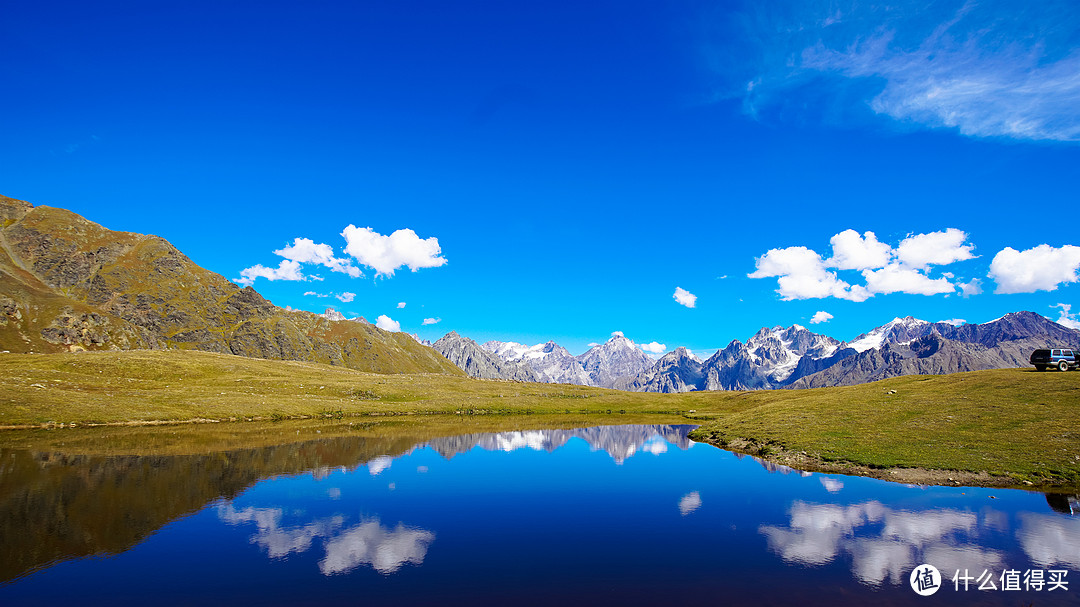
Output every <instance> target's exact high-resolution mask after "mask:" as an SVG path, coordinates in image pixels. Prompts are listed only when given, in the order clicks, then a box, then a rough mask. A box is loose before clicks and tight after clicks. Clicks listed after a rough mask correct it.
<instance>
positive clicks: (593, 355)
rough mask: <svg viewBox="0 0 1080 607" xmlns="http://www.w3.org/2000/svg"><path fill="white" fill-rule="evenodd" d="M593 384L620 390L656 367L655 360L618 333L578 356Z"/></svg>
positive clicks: (590, 382)
mask: <svg viewBox="0 0 1080 607" xmlns="http://www.w3.org/2000/svg"><path fill="white" fill-rule="evenodd" d="M577 360H578V362H579V363H581V366H582V368H583V369H584V370H585V375H586V376H588V378H589V385H591V386H599V387H601V388H618V387H620V386H622V385H625V383H626V382H628V381H631V380H632V379H633V378H635V377H637V375H638V374H639V373H641V372H642V371H644V370H646V369H648V368H649V367H652V366H653V364H654V363H653V360H652V359H651V358H649V357H648V356H646V355H645V353H644V352H642V351H641V350H639V349H638V348H637V345H635V344H634V342H632V341H630V340H629V339H628V338H626V337H624V336H623V335H622V334H621V333H616V334H614V335H612V336H611V339H608V340H607V342H605V343H602V344H600V345H598V346H593V347H592V348H589V350H588V351H586V352H585V353H584V354H582V355H581V356H578V357H577Z"/></svg>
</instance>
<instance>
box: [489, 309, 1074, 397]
mask: <svg viewBox="0 0 1080 607" xmlns="http://www.w3.org/2000/svg"><path fill="white" fill-rule="evenodd" d="M1052 345H1056V346H1064V347H1073V348H1077V349H1080V331H1076V330H1073V329H1069V328H1066V327H1063V326H1061V325H1059V324H1057V323H1055V322H1053V321H1051V320H1049V319H1047V318H1045V317H1043V316H1040V315H1038V314H1035V313H1033V312H1014V313H1011V314H1007V315H1005V316H1004V317H1002V318H999V319H997V320H994V321H992V322H988V323H984V324H981V325H976V324H965V325H961V326H954V325H951V324H948V323H931V322H927V321H925V320H919V319H917V318H912V317H910V316H908V317H905V318H895V319H893V320H891V321H889V322H888V323H885V324H884V325H882V326H880V327H877V328H875V329H873V330H871V331H868V332H866V333H863V334H862V335H859V336H858V337H856V338H855V339H853V340H851V341H850V342H840V341H837V340H835V339H833V338H831V337H828V336H826V335H820V334H817V333H813V332H811V331H810V330H808V329H806V328H805V327H802V326H799V325H792V326H791V327H787V328H784V327H773V328H771V329H769V328H762V329H761V330H760V331H758V332H757V333H756V334H754V335H753V336H752V337H751V338H750V339H749V340H747V341H746V343H743V342H740V341H739V340H734V341H732V342H731V343H730V344H729V345H728V346H727V347H726V348H724V349H722V350H719V351H717V352H716V353H715V354H713V355H712V356H710V357H709V358H708V359H707V360H705V361H702V360H700V359H698V358H697V357H695V356H694V355H693V354H691V353H690V352H689V351H688V350H686V349H685V348H677V349H676V350H675V351H673V352H669V353H667V354H665V355H664V356H663V357H661V358H660V359H659V360H657V361H655V362H654V361H651V360H650V359H648V357H646V356H645V355H644V354H641V352H640V351H638V350H637V348H636V346H634V345H633V342H631V341H630V340H628V339H626V338H625V337H622V336H621V335H615V336H613V337H612V338H611V339H610V340H608V342H607V343H606V344H602V345H600V346H595V347H593V348H592V349H590V350H589V351H588V352H586V353H584V354H582V355H581V356H577V357H573V356H571V355H570V353H569V352H567V351H566V350H565V349H564V348H562V347H561V346H559V345H558V344H556V343H554V342H548V343H547V344H542V345H538V346H531V347H530V346H523V345H521V344H518V343H514V342H499V341H490V342H487V343H486V344H484V348H485V349H486V350H488V351H489V352H492V353H493V354H495V355H496V356H498V357H500V358H502V359H504V360H515V361H521V362H526V363H529V364H530V365H531V366H532V367H533V369H534V370H536V371H538V376H539V377H540V379H541V381H549V382H557V383H578V384H581V385H590V386H597V385H601V386H604V387H611V388H618V389H623V390H634V391H644V392H690V391H695V390H762V389H777V388H815V387H826V386H841V385H852V384H860V383H865V382H870V381H876V380H878V379H884V378H887V377H896V376H900V375H912V374H942V373H957V372H961V371H975V370H982V369H1003V368H1015V367H1024V366H1027V364H1028V362H1027V361H1028V356H1029V355H1030V354H1031V351H1032V350H1034V349H1036V348H1045V347H1049V346H1052ZM631 350H633V351H634V352H636V354H635V353H634V352H631ZM638 355H640V356H638ZM642 359H644V364H645V365H646V366H644V367H643V368H642V367H639V366H638V365H641V364H643V363H642ZM635 368H640V369H641V370H640V371H638V372H637V373H634V369H635ZM601 382H603V383H601Z"/></svg>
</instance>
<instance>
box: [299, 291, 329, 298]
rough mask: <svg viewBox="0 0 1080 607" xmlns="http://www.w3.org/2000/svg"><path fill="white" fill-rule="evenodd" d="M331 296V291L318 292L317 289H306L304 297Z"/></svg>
mask: <svg viewBox="0 0 1080 607" xmlns="http://www.w3.org/2000/svg"><path fill="white" fill-rule="evenodd" d="M313 295H314V296H315V297H330V295H331V294H330V293H316V292H315V291H304V297H311V296H313Z"/></svg>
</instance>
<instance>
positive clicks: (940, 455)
mask: <svg viewBox="0 0 1080 607" xmlns="http://www.w3.org/2000/svg"><path fill="white" fill-rule="evenodd" d="M890 392H893V393H890ZM749 397H750V398H753V399H754V400H755V401H756V404H755V406H753V407H751V408H749V409H745V410H743V411H740V412H733V413H730V414H728V415H724V416H722V417H720V418H718V419H717V420H715V421H713V422H711V423H708V424H706V425H705V426H703V427H702V428H700V429H698V430H697V431H696V432H695V434H694V436H696V437H697V438H698V440H709V441H710V442H715V443H718V444H719V443H724V444H728V445H739V448H740V449H741V450H745V451H748V452H754V451H755V450H758V449H762V448H764V449H767V450H770V451H772V452H773V453H774V454H775V453H776V452H780V451H783V452H788V453H799V454H801V453H802V452H804V451H805V452H806V454H807V457H808V458H810V459H813V460H818V461H820V462H824V463H829V462H836V463H849V464H855V465H859V466H865V467H868V468H872V469H873V468H915V467H918V468H926V469H936V470H959V471H968V472H986V473H988V474H990V475H996V476H1007V477H1011V478H1013V479H1015V480H1016V481H1019V482H1023V481H1028V482H1033V483H1036V484H1064V485H1072V486H1080V373H1038V372H1035V371H1034V370H1027V369H1002V370H993V371H977V372H972V373H957V374H952V375H941V376H907V377H899V378H894V379H889V380H885V381H881V382H876V383H873V384H865V385H861V386H851V387H843V388H822V389H814V390H801V391H795V390H791V391H783V392H770V393H755V394H753V395H749Z"/></svg>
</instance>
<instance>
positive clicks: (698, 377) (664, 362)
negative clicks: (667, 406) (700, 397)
mask: <svg viewBox="0 0 1080 607" xmlns="http://www.w3.org/2000/svg"><path fill="white" fill-rule="evenodd" d="M704 378H705V373H704V365H702V363H701V361H700V360H698V359H697V357H695V356H694V355H693V354H690V352H689V351H688V350H687V349H686V348H676V349H675V351H673V352H668V353H667V354H665V355H663V356H661V357H660V360H658V361H656V365H654V366H653V367H652V368H650V369H647V370H645V371H644V372H642V373H640V374H638V376H637V377H636V378H634V380H633V381H631V382H629V383H628V384H627V385H626V389H627V390H633V391H635V392H668V393H671V392H691V391H693V390H700V389H701V386H702V385H703V380H704Z"/></svg>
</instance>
